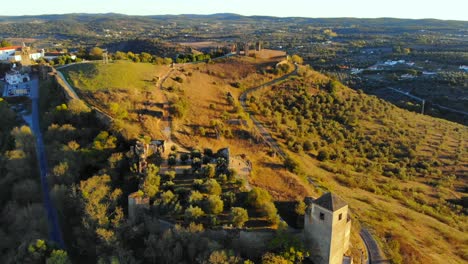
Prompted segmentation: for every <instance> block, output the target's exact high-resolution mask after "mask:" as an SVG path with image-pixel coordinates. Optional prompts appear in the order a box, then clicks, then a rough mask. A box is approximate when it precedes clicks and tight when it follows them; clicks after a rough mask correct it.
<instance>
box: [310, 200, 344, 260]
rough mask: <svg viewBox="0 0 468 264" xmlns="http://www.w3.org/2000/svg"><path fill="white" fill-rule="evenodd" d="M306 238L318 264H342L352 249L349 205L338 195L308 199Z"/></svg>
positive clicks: (312, 256) (313, 258)
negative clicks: (346, 254)
mask: <svg viewBox="0 0 468 264" xmlns="http://www.w3.org/2000/svg"><path fill="white" fill-rule="evenodd" d="M306 203H307V210H306V213H305V216H304V237H305V240H306V245H307V247H308V249H309V251H310V252H311V260H312V261H313V262H314V263H315V264H342V263H343V256H344V253H345V252H346V251H347V250H348V248H349V238H350V234H351V218H350V217H349V213H348V204H347V203H346V202H345V201H344V200H343V199H341V198H340V197H339V196H338V195H336V194H333V193H326V194H324V195H322V196H321V197H319V198H318V199H316V200H314V199H312V198H307V199H306Z"/></svg>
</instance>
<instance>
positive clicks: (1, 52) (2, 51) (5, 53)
mask: <svg viewBox="0 0 468 264" xmlns="http://www.w3.org/2000/svg"><path fill="white" fill-rule="evenodd" d="M18 49H21V46H10V47H4V48H0V61H6V60H8V58H9V57H10V56H12V55H15V53H16V51H17V50H18Z"/></svg>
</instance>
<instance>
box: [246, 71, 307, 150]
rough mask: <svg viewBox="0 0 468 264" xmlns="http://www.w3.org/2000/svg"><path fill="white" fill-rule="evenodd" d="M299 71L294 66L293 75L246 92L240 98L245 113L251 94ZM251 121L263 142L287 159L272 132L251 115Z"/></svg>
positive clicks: (282, 79) (283, 78) (281, 79)
mask: <svg viewBox="0 0 468 264" xmlns="http://www.w3.org/2000/svg"><path fill="white" fill-rule="evenodd" d="M297 69H298V67H297V65H294V71H292V72H291V73H288V74H286V75H283V76H282V77H279V78H277V79H274V80H272V81H269V82H267V83H264V84H262V85H259V86H255V87H252V88H249V89H247V90H245V91H244V92H243V93H242V94H241V95H240V96H239V101H240V102H241V106H242V108H243V109H244V111H245V112H247V111H248V106H247V104H246V101H247V96H248V95H249V94H251V93H253V92H256V91H258V90H260V89H264V88H267V87H270V86H272V85H274V84H276V83H278V82H281V81H284V80H286V79H287V78H289V77H291V76H293V75H297ZM250 119H252V121H253V123H254V125H255V127H256V128H257V130H258V132H259V133H260V135H261V137H262V138H263V140H264V141H265V143H266V144H267V145H268V146H270V147H271V148H272V149H273V151H274V152H275V153H276V154H278V155H279V156H280V157H281V158H283V159H285V158H286V153H285V152H284V151H283V150H282V149H281V147H280V145H279V144H278V142H276V140H275V139H274V138H273V137H272V136H271V134H270V132H268V130H267V129H266V128H265V127H264V126H263V125H262V124H261V123H260V121H258V120H257V119H256V118H255V117H254V116H253V115H250Z"/></svg>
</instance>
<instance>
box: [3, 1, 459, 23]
mask: <svg viewBox="0 0 468 264" xmlns="http://www.w3.org/2000/svg"><path fill="white" fill-rule="evenodd" d="M1 6H2V7H1V10H0V15H7V16H8V15H38V14H64V13H109V12H114V13H122V14H129V15H158V14H213V13H238V14H242V15H271V16H282V17H285V16H301V17H371V18H374V17H398V18H438V19H451V20H465V21H466V20H468V0H443V1H442V0H437V1H436V0H426V1H424V0H385V1H382V0H320V1H316V0H21V1H18V2H12V1H8V4H7V5H4V4H2V5H1Z"/></svg>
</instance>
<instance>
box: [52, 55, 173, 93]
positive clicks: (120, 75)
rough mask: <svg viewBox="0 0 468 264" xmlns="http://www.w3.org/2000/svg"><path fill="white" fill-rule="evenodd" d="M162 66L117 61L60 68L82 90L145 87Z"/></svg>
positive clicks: (156, 75) (148, 85) (149, 85)
mask: <svg viewBox="0 0 468 264" xmlns="http://www.w3.org/2000/svg"><path fill="white" fill-rule="evenodd" d="M163 68H166V67H164V66H155V65H152V64H150V63H133V62H128V61H117V62H114V63H109V64H97V63H86V64H77V65H73V66H70V67H67V68H64V69H62V70H60V71H61V72H62V73H63V74H64V75H65V78H67V80H68V81H69V82H70V83H71V84H72V85H73V86H74V87H76V88H79V89H81V90H83V91H98V90H112V89H125V90H129V89H146V88H149V87H151V82H152V81H153V79H154V78H156V77H158V76H159V74H160V73H161V69H163Z"/></svg>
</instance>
